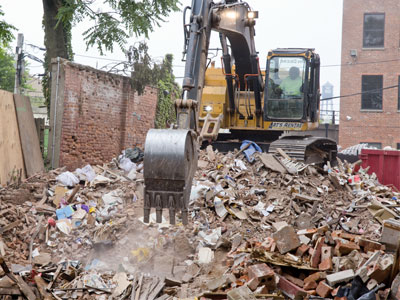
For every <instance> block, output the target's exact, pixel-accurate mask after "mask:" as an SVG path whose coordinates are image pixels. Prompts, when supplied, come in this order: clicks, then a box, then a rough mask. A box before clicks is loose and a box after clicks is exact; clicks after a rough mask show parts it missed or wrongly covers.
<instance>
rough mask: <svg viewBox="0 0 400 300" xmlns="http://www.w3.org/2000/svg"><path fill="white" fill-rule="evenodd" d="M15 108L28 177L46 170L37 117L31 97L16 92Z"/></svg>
mask: <svg viewBox="0 0 400 300" xmlns="http://www.w3.org/2000/svg"><path fill="white" fill-rule="evenodd" d="M14 102H15V110H16V113H17V121H18V128H19V135H20V137H21V146H22V153H23V155H24V161H25V169H26V175H27V176H28V177H30V176H32V175H34V174H35V173H38V172H43V171H44V164H43V158H42V152H41V151H40V144H39V137H38V133H37V131H36V126H35V119H34V118H33V112H32V107H31V101H30V100H29V97H26V96H23V95H17V94H14Z"/></svg>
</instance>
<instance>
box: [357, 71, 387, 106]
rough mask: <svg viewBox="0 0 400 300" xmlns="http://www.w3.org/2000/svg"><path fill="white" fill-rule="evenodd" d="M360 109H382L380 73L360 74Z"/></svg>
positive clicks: (381, 77)
mask: <svg viewBox="0 0 400 300" xmlns="http://www.w3.org/2000/svg"><path fill="white" fill-rule="evenodd" d="M361 81H362V83H361V91H362V95H361V109H372V110H382V87H383V76H382V75H362V77H361Z"/></svg>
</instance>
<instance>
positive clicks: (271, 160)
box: [259, 153, 287, 174]
mask: <svg viewBox="0 0 400 300" xmlns="http://www.w3.org/2000/svg"><path fill="white" fill-rule="evenodd" d="M259 157H260V159H261V161H262V162H263V164H264V166H265V167H266V168H268V169H271V170H272V171H275V172H279V173H281V174H285V173H287V172H286V169H285V168H284V167H283V166H282V165H281V164H280V162H279V161H278V160H277V159H276V158H275V157H274V155H273V154H271V153H261V154H259Z"/></svg>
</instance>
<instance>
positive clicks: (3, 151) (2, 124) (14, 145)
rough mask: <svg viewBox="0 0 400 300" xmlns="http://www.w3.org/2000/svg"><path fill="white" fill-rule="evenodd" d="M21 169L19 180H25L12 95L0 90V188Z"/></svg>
mask: <svg viewBox="0 0 400 300" xmlns="http://www.w3.org/2000/svg"><path fill="white" fill-rule="evenodd" d="M21 169H22V176H21V179H25V167H24V158H23V156H22V149H21V142H20V139H19V131H18V123H17V115H16V113H15V106H14V99H13V94H12V93H10V92H6V91H3V90H0V186H1V185H5V184H6V183H7V181H9V180H10V179H11V176H12V175H13V170H14V175H16V171H17V170H21Z"/></svg>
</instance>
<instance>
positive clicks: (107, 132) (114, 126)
mask: <svg viewBox="0 0 400 300" xmlns="http://www.w3.org/2000/svg"><path fill="white" fill-rule="evenodd" d="M157 92H158V91H157V89H155V88H151V87H147V88H146V90H145V92H144V94H143V95H140V96H139V95H138V94H137V93H135V92H134V90H133V89H132V87H131V81H130V78H129V77H125V76H120V75H116V74H110V73H107V72H104V71H100V70H97V69H94V68H91V67H87V66H83V65H79V64H76V63H72V62H69V61H67V60H63V59H60V60H57V59H55V60H53V61H52V81H51V93H52V94H51V107H50V110H51V112H50V127H51V132H50V136H49V155H50V162H51V166H52V167H54V168H55V167H59V166H67V167H68V168H69V169H75V168H76V167H78V166H82V165H83V164H85V163H90V164H101V163H103V162H106V161H109V160H110V159H111V158H112V157H114V156H115V155H117V154H118V153H121V151H122V150H123V149H126V148H129V147H133V146H143V144H144V140H145V136H146V132H147V130H148V129H149V128H151V127H153V126H154V117H155V111H156V105H157Z"/></svg>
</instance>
